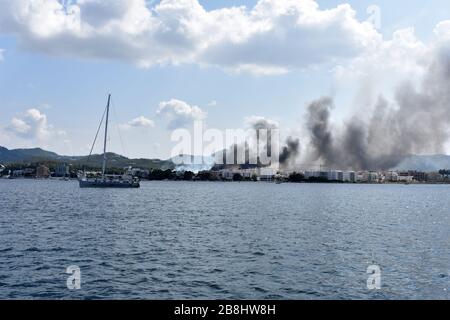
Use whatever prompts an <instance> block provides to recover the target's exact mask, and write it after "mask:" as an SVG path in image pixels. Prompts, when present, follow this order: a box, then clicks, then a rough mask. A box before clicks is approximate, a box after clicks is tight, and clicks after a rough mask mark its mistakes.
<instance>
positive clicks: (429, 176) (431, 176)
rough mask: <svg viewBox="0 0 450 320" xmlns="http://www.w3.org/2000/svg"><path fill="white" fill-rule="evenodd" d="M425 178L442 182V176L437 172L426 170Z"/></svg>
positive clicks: (429, 180)
mask: <svg viewBox="0 0 450 320" xmlns="http://www.w3.org/2000/svg"><path fill="white" fill-rule="evenodd" d="M426 179H427V181H428V182H443V181H444V176H443V175H442V174H440V173H439V172H428V173H427V178H426Z"/></svg>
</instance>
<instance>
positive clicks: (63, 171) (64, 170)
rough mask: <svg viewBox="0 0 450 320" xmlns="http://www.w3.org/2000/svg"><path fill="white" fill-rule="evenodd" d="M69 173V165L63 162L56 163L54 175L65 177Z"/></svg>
mask: <svg viewBox="0 0 450 320" xmlns="http://www.w3.org/2000/svg"><path fill="white" fill-rule="evenodd" d="M69 175H70V171H69V166H68V165H67V164H65V163H58V164H57V165H56V168H55V176H56V177H67V176H69Z"/></svg>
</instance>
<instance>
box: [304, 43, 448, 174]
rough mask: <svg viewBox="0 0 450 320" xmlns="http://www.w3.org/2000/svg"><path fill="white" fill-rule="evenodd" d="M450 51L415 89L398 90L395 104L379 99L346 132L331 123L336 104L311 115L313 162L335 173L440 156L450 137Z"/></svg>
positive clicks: (321, 105)
mask: <svg viewBox="0 0 450 320" xmlns="http://www.w3.org/2000/svg"><path fill="white" fill-rule="evenodd" d="M449 52H450V50H441V51H440V52H439V54H438V55H437V56H436V58H435V59H434V62H433V63H431V65H430V66H429V68H428V70H427V72H426V74H425V76H424V79H423V81H422V83H421V85H420V86H419V88H418V89H417V88H415V87H414V86H413V85H412V84H411V83H409V82H406V83H403V84H402V85H401V86H399V87H398V88H397V90H396V93H395V99H394V101H393V102H389V101H388V100H386V99H385V98H384V97H383V96H380V97H379V98H378V101H377V103H376V105H375V108H374V111H373V112H372V114H369V115H368V116H367V117H366V118H361V117H356V116H353V117H351V118H350V120H348V121H346V122H345V124H344V127H343V128H335V127H333V126H332V125H331V123H330V112H331V110H332V108H333V100H332V99H331V98H329V97H325V98H321V99H318V100H316V101H313V102H312V103H311V104H310V105H309V106H308V110H307V119H306V120H307V129H308V133H309V140H310V143H311V147H312V154H311V155H310V158H311V159H310V160H311V161H320V162H322V163H323V164H324V165H326V166H327V167H333V168H336V169H355V170H379V169H390V168H393V167H395V166H396V165H398V164H399V163H400V162H401V161H402V160H403V159H404V158H405V157H407V156H409V155H412V154H424V153H440V152H442V151H443V149H444V145H445V143H446V142H447V141H448V139H449V132H450V130H449V129H450V54H449Z"/></svg>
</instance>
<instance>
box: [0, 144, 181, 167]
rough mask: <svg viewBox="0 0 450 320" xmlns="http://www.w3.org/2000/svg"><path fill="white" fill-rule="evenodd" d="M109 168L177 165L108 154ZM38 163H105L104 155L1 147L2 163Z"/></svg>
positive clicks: (88, 164)
mask: <svg viewBox="0 0 450 320" xmlns="http://www.w3.org/2000/svg"><path fill="white" fill-rule="evenodd" d="M107 158H108V167H111V168H124V167H129V166H132V167H138V168H142V169H163V170H166V169H173V168H175V165H174V164H173V162H172V161H170V160H159V159H129V158H127V157H124V156H121V155H118V154H115V153H108V154H107ZM36 162H64V163H68V164H72V165H75V166H89V167H96V168H100V167H101V166H102V162H103V155H92V156H91V157H88V156H61V155H58V154H57V153H54V152H50V151H46V150H43V149H40V148H34V149H14V150H9V149H7V148H4V147H0V163H3V164H11V163H36Z"/></svg>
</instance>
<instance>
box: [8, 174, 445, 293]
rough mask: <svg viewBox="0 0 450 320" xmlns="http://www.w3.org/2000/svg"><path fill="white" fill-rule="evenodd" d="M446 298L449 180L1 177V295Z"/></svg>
mask: <svg viewBox="0 0 450 320" xmlns="http://www.w3.org/2000/svg"><path fill="white" fill-rule="evenodd" d="M372 265H376V266H379V268H380V273H379V279H380V288H379V289H373V290H370V289H369V288H368V286H367V280H368V277H369V276H370V274H368V273H367V268H368V267H369V266H372ZM69 266H77V267H79V270H80V273H81V279H80V284H81V289H79V290H70V289H68V287H67V278H68V277H69V276H70V275H69V274H67V273H66V270H67V268H68V267H69ZM449 298H450V185H347V184H281V185H278V184H273V183H250V182H249V183H246V182H242V183H221V182H143V183H142V188H141V189H138V190H135V189H130V190H120V189H111V190H107V189H102V190H100V189H99V190H97V189H92V190H91V189H80V188H79V187H78V184H77V182H76V181H70V182H66V181H58V180H52V181H40V180H0V299H449Z"/></svg>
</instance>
